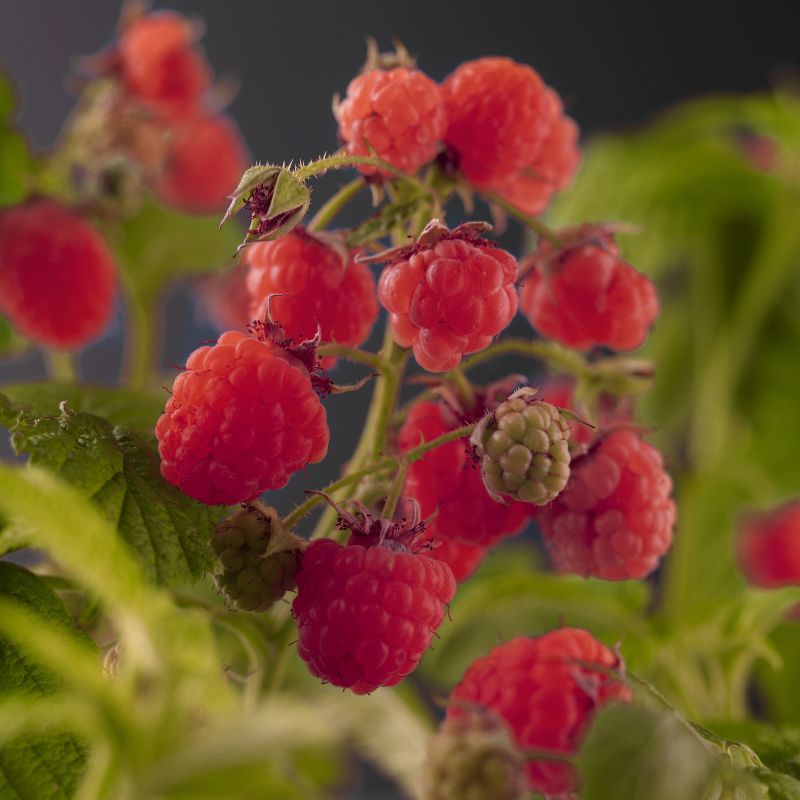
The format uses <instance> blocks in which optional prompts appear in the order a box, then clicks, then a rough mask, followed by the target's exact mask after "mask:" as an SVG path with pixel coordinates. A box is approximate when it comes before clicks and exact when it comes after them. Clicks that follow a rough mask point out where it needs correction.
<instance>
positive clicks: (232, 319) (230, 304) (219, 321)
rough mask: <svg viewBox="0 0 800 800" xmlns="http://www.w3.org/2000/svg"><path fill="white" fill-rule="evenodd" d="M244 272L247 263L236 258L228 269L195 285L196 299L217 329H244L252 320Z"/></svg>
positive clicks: (245, 271) (245, 272)
mask: <svg viewBox="0 0 800 800" xmlns="http://www.w3.org/2000/svg"><path fill="white" fill-rule="evenodd" d="M247 272H248V270H247V265H246V264H245V263H244V262H243V261H241V260H240V261H239V262H238V263H237V264H236V266H234V267H232V268H231V269H228V270H225V271H224V272H218V273H215V274H213V275H209V276H208V277H207V278H203V279H202V280H201V281H200V282H199V283H198V284H197V291H198V294H199V295H200V300H201V302H202V304H203V306H204V308H205V311H206V313H207V314H208V317H209V319H210V321H211V324H212V325H213V326H214V327H215V328H216V329H217V330H218V331H226V330H229V329H231V328H246V327H247V326H248V325H249V324H250V322H252V320H253V316H252V315H251V314H250V292H248V291H247Z"/></svg>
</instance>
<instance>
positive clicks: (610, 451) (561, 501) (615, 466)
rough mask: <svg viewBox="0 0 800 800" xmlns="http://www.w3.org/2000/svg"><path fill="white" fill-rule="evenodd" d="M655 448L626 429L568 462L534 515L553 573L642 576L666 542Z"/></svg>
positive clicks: (669, 514) (667, 487) (665, 495)
mask: <svg viewBox="0 0 800 800" xmlns="http://www.w3.org/2000/svg"><path fill="white" fill-rule="evenodd" d="M671 489H672V480H671V479H670V477H669V475H668V474H667V473H666V472H665V471H664V465H663V460H662V458H661V453H659V452H658V450H656V449H655V448H654V447H652V446H651V445H649V444H647V443H646V442H643V441H642V439H641V437H640V435H639V434H638V433H637V432H635V431H633V430H617V431H613V432H612V433H609V434H608V435H606V436H604V437H602V438H601V439H600V440H598V442H597V443H596V444H595V445H594V446H593V447H592V448H591V449H590V450H589V452H588V453H587V454H586V455H583V456H580V457H578V458H576V459H575V460H574V461H573V464H572V474H571V475H570V479H569V482H568V483H567V486H566V488H565V489H564V491H563V492H562V493H561V494H560V495H559V496H558V497H557V498H556V499H555V500H554V501H553V502H552V503H551V504H550V505H549V506H545V507H543V508H542V509H541V510H540V512H539V514H538V515H537V521H538V522H539V525H540V527H541V531H542V535H543V537H544V540H545V543H546V544H547V547H548V550H549V551H550V555H551V557H552V559H553V563H554V564H555V566H556V568H557V569H558V570H559V571H561V572H573V573H576V574H578V575H583V576H587V577H588V576H592V577H596V578H604V579H605V580H628V579H632V578H637V579H638V578H645V577H646V576H647V575H649V574H650V573H651V572H652V571H653V570H654V569H655V568H656V567H657V566H658V562H659V561H660V560H661V557H662V556H663V555H664V553H666V552H667V550H668V549H669V546H670V544H672V530H673V527H674V525H675V503H674V502H673V500H672V499H671V498H670V496H669V495H670V491H671Z"/></svg>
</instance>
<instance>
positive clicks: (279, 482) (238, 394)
mask: <svg viewBox="0 0 800 800" xmlns="http://www.w3.org/2000/svg"><path fill="white" fill-rule="evenodd" d="M329 435H330V434H329V431H328V422H327V417H326V414H325V409H324V407H323V406H322V403H321V402H320V399H319V397H318V396H317V394H316V392H315V390H314V385H313V383H312V375H311V373H310V371H309V369H308V366H307V364H305V363H304V362H303V361H302V360H301V358H300V357H298V355H297V354H296V352H293V350H292V349H291V348H288V349H287V347H284V346H282V345H281V344H278V343H276V342H274V341H271V340H270V339H259V338H256V337H253V336H247V335H245V334H243V333H239V332H236V331H227V332H226V333H223V334H222V335H221V336H220V337H219V339H218V340H217V343H216V344H214V345H211V346H206V347H200V348H199V349H197V350H195V351H194V352H193V353H192V354H191V355H190V356H189V358H188V360H187V361H186V369H185V371H184V372H182V373H181V374H180V375H178V377H177V378H176V379H175V383H174V384H173V387H172V396H171V397H170V399H169V400H168V401H167V405H166V408H165V409H164V413H163V414H162V415H161V417H160V418H159V420H158V423H157V424H156V436H157V437H158V451H159V453H160V455H161V473H162V475H163V476H164V477H165V478H166V479H167V480H168V481H169V482H170V483H173V484H175V485H176V486H178V487H179V488H180V489H181V490H182V491H183V492H185V493H186V494H188V495H189V496H190V497H194V498H196V499H197V500H200V501H201V502H203V503H208V504H218V503H224V504H230V503H239V502H246V501H249V500H254V499H255V498H257V497H258V496H259V495H260V494H261V493H262V492H264V491H265V490H267V489H279V488H280V487H282V486H285V485H286V483H287V482H288V480H289V478H290V476H291V475H292V474H293V473H295V472H297V471H298V470H301V469H303V467H305V466H306V465H307V464H315V463H316V462H318V461H321V460H322V459H323V458H324V457H325V454H326V453H327V450H328V439H329Z"/></svg>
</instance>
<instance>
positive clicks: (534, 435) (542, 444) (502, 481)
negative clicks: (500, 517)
mask: <svg viewBox="0 0 800 800" xmlns="http://www.w3.org/2000/svg"><path fill="white" fill-rule="evenodd" d="M535 394H536V389H529V388H522V389H517V391H516V392H514V393H513V394H511V396H510V397H509V398H508V400H506V401H505V402H503V403H500V405H499V406H497V408H496V409H495V410H494V411H493V412H491V413H489V414H487V415H486V416H485V417H484V418H483V419H482V420H481V421H480V422H479V423H478V424H477V426H476V427H475V430H474V431H473V433H472V438H471V439H470V441H471V442H472V445H473V447H474V448H475V453H476V455H477V456H478V457H479V458H480V459H481V473H482V474H483V481H484V483H485V485H486V489H487V491H488V492H489V494H490V495H491V496H492V497H493V498H494V499H495V500H498V501H500V502H503V501H504V498H513V499H514V500H521V501H522V502H524V503H534V504H536V505H540V506H541V505H545V504H547V503H549V502H550V501H551V500H553V499H554V498H555V497H557V496H558V494H560V492H561V490H562V489H563V488H564V487H565V486H566V484H567V479H568V478H569V462H570V453H569V425H568V424H567V422H566V420H565V419H564V417H563V416H562V413H561V411H560V410H559V409H558V408H556V407H555V406H554V405H551V404H550V403H546V402H544V401H543V400H535V399H534V395H535Z"/></svg>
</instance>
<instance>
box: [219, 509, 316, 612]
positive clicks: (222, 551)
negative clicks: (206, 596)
mask: <svg viewBox="0 0 800 800" xmlns="http://www.w3.org/2000/svg"><path fill="white" fill-rule="evenodd" d="M211 547H212V548H213V549H214V552H215V553H216V554H217V559H218V562H217V569H216V572H215V574H214V581H215V582H216V584H217V588H218V589H219V590H220V591H221V592H222V594H223V595H224V596H225V599H226V601H227V602H228V603H229V604H230V605H231V606H233V607H234V608H237V609H239V610H240V611H266V610H267V609H268V608H270V606H272V605H273V604H274V603H275V602H277V601H278V600H280V599H281V597H283V595H284V594H285V593H286V592H287V591H289V590H290V589H294V587H295V585H296V584H295V576H296V575H297V571H298V569H299V568H300V559H301V556H302V552H303V547H304V542H303V540H302V539H300V538H299V537H297V536H295V535H294V534H293V533H290V532H289V531H287V530H286V529H285V528H284V527H283V525H282V524H281V520H280V517H279V516H278V512H277V511H275V509H274V508H271V507H270V506H267V505H264V504H263V503H260V502H258V501H256V502H253V503H248V504H246V505H244V506H242V508H240V509H239V510H238V511H237V512H236V513H235V514H234V515H233V516H232V517H230V518H229V519H226V520H224V521H223V522H220V523H219V524H218V525H217V526H216V528H215V529H214V533H213V534H212V535H211Z"/></svg>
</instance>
